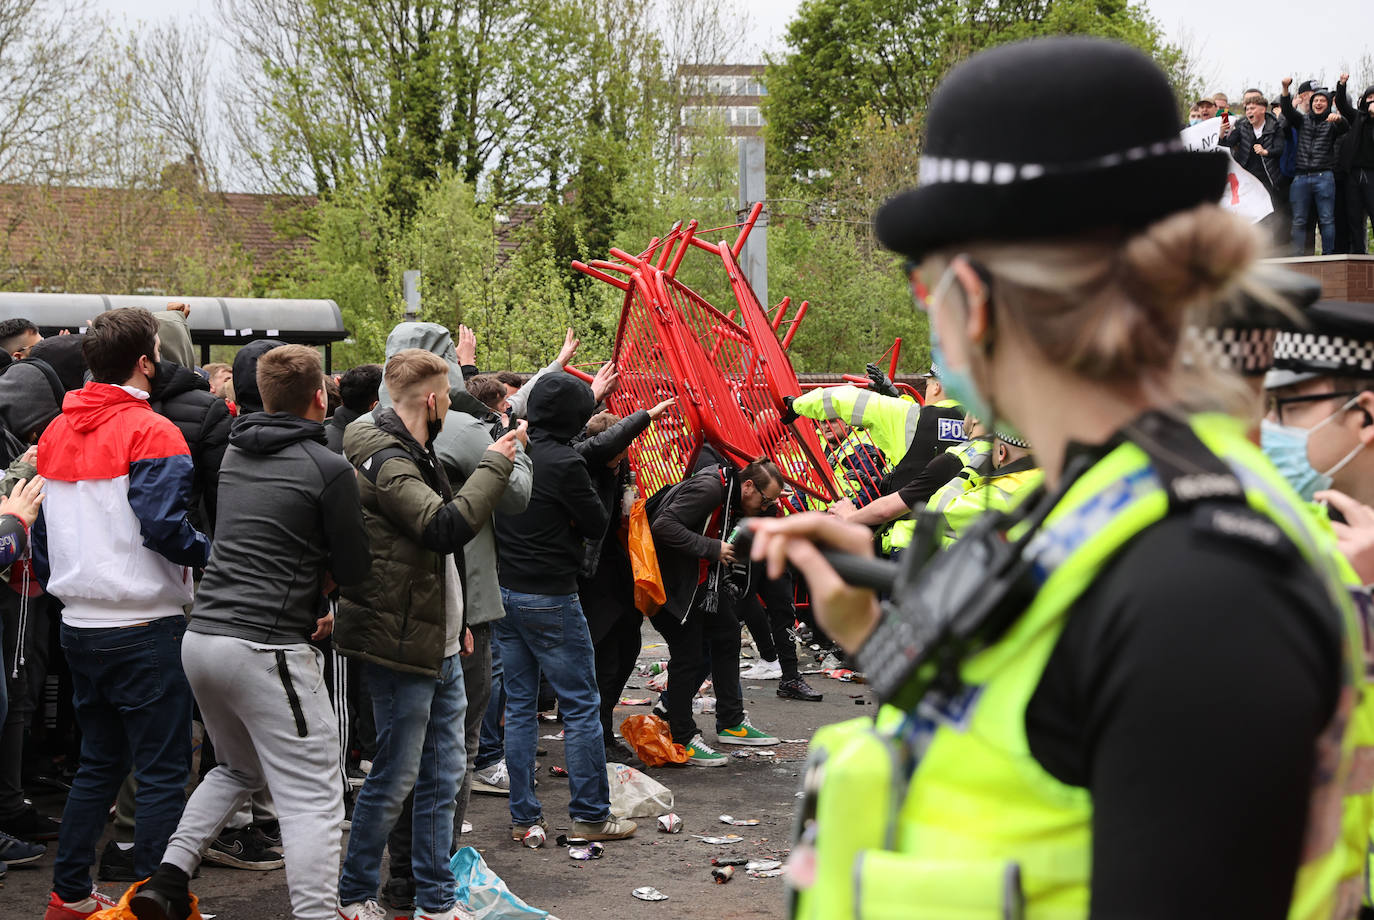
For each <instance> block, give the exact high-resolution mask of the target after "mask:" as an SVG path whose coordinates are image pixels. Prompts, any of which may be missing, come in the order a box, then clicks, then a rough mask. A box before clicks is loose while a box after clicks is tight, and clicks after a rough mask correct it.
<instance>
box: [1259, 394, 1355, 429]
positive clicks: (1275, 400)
mask: <svg viewBox="0 0 1374 920" xmlns="http://www.w3.org/2000/svg"><path fill="white" fill-rule="evenodd" d="M1360 392H1361V391H1360V390H1335V391H1333V392H1330V393H1309V394H1307V395H1306V396H1271V397H1269V411H1270V412H1273V413H1274V417H1275V418H1276V419H1278V423H1279V424H1280V425H1286V424H1288V423H1287V422H1285V421H1284V418H1283V411H1284V409H1287V408H1289V407H1292V406H1303V405H1308V404H1310V403H1319V402H1326V401H1328V400H1332V399H1349V398H1350V397H1352V396H1358V395H1360Z"/></svg>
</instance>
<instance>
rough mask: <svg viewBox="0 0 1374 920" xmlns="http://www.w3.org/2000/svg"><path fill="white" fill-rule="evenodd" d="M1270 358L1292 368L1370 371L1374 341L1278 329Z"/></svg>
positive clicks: (1372, 369) (1367, 372)
mask: <svg viewBox="0 0 1374 920" xmlns="http://www.w3.org/2000/svg"><path fill="white" fill-rule="evenodd" d="M1274 360H1275V361H1276V362H1281V363H1282V366H1284V367H1286V368H1289V369H1292V370H1323V371H1338V372H1345V373H1350V372H1352V371H1358V372H1360V373H1365V374H1374V342H1371V341H1368V340H1362V339H1347V338H1344V337H1342V336H1339V335H1320V334H1317V333H1314V332H1281V333H1279V337H1278V341H1276V342H1275V343H1274Z"/></svg>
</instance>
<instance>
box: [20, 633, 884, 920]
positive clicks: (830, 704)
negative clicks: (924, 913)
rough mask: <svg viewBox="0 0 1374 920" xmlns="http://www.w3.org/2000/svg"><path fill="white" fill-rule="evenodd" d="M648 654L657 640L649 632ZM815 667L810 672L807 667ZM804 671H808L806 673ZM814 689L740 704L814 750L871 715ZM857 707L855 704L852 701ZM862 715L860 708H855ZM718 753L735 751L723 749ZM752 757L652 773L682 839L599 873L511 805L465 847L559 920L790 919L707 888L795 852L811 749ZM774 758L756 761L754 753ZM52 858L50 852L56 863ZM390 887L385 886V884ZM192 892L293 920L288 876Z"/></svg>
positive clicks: (558, 810) (767, 689)
mask: <svg viewBox="0 0 1374 920" xmlns="http://www.w3.org/2000/svg"><path fill="white" fill-rule="evenodd" d="M644 637H645V640H646V642H652V641H653V640H654V639H657V635H656V634H655V633H654V632H653V631H652V630H650V629H646V630H645V631H644ZM665 653H666V649H663V648H662V647H661V646H653V645H651V646H649V647H646V649H645V651H644V652H643V654H642V657H641V661H647V660H650V659H652V658H654V657H658V656H661V655H663V654H665ZM811 666H812V667H815V665H814V664H812V665H811ZM803 667H807V665H806V664H803ZM808 680H810V681H811V682H812V684H813V686H815V687H816V689H818V690H820V691H822V692H823V693H824V694H825V699H824V700H823V701H822V702H819V703H801V702H796V701H791V700H781V699H778V697H777V695H776V693H775V689H776V687H777V682H776V681H745V688H744V689H745V701H746V706H747V707H748V709H749V714H750V718H751V720H752V721H753V722H754V723H755V724H756V725H758V726H760V727H762V728H765V729H767V730H769V731H771V732H772V733H773V734H775V735H777V736H778V737H779V738H782V739H809V738H810V737H811V735H812V734H813V733H814V732H815V730H816V729H817V728H819V727H820V726H822V725H825V724H827V723H830V722H836V721H840V720H842V719H847V718H851V717H853V716H856V715H862V714H864V713H865V712H867V713H869V714H872V712H873V706H872V703H871V696H870V694H869V693H867V692H866V691H867V688H866V687H865V686H864V685H862V684H854V683H846V682H840V681H836V680H831V679H829V678H827V677H825V676H824V675H821V674H815V675H808ZM643 686H644V679H643V678H640V677H638V676H636V677H635V678H633V679H632V680H631V687H630V689H629V690H627V693H626V695H627V696H628V697H646V696H647V697H651V698H652V697H653V696H654V694H653V693H652V692H650V691H646V690H644V689H642V688H643ZM856 698H857V699H856ZM860 703H862V704H864V705H863V706H862V708H860V706H859V705H856V704H860ZM645 712H648V706H637V707H625V708H622V709H621V710H620V714H619V715H618V718H623V717H624V716H628V715H633V714H636V713H645ZM697 724H698V725H699V726H700V727H701V728H703V729H704V730H705V731H706V735H707V739H708V741H709V740H710V738H711V737H712V736H713V729H714V720H713V717H712V716H710V715H704V716H698V717H697ZM561 728H562V726H561V725H560V724H559V723H548V722H543V723H541V724H540V735H541V736H543V735H552V734H556V733H557V732H558V731H559V730H560V729H561ZM540 744H541V746H543V747H545V748H547V749H548V755H547V756H545V757H541V758H539V770H540V775H539V778H540V786H539V793H540V798H541V801H542V802H543V805H544V814H545V817H546V819H547V820H548V821H549V824H550V826H551V828H552V829H553V830H552V833H551V834H550V837H553V836H556V835H557V834H559V833H566V832H567V830H568V827H569V825H570V823H571V821H570V819H569V818H568V815H567V804H568V785H567V782H566V781H565V780H561V779H557V778H555V777H553V776H551V775H550V774H549V767H550V766H553V765H559V766H561V765H563V764H564V763H565V761H564V758H563V744H562V742H560V741H556V740H551V739H545V740H541V741H540ZM720 749H721V750H731V749H732V748H731V747H730V746H728V745H720ZM734 749H735V750H749V751H753V752H754V753H753V754H752V755H751V756H749V757H747V758H738V759H736V758H732V759H731V761H730V763H729V765H728V766H726V767H721V768H713V769H704V768H701V767H661V768H658V769H654V770H650V771H648V772H649V774H650V775H651V776H653V777H654V778H655V779H657V780H658V781H659V782H661V783H663V784H664V785H666V786H667V787H668V788H669V789H671V790H672V792H673V795H674V799H675V805H674V811H675V812H676V813H677V814H678V815H679V816H680V817H681V818H682V822H683V830H682V833H680V834H673V835H669V834H664V833H659V832H657V830H656V829H655V826H654V821H653V819H644V820H641V821H640V822H639V824H640V829H639V833H638V834H637V835H636V836H635V837H634V838H633V839H631V840H626V841H614V842H609V843H607V844H606V849H605V856H604V857H603V858H602V859H600V860H596V861H592V862H578V861H575V860H572V859H570V858H569V857H568V852H567V850H565V849H560V848H558V847H557V846H554V845H553V841H552V840H550V841H549V845H548V846H547V847H546V848H545V849H540V850H530V849H526V848H524V847H522V846H521V845H520V844H519V843H517V842H515V841H513V840H511V839H510V833H509V826H510V815H509V811H508V808H507V799H505V798H504V797H500V796H487V795H475V796H473V802H472V806H471V808H470V810H469V814H468V820H470V821H471V822H472V824H473V826H474V830H473V832H472V833H471V834H467V835H464V837H463V840H462V843H463V844H465V845H468V846H473V847H476V848H477V849H478V851H479V852H481V854H482V856H483V858H484V859H485V860H486V861H487V863H488V865H490V866H491V868H492V869H494V870H495V871H496V872H497V873H498V874H499V875H500V876H501V877H502V878H503V879H504V880H505V882H506V884H507V885H508V886H509V887H510V889H511V890H512V891H514V892H515V893H516V894H517V895H519V896H520V897H521V898H523V899H524V900H525V901H526V902H528V903H529V904H531V905H533V906H535V907H538V908H542V909H544V910H547V911H549V912H550V913H552V914H554V915H555V916H557V917H558V918H560V920H583V918H596V917H611V916H613V917H617V918H619V920H639V918H674V920H678V918H686V920H780V918H783V917H784V916H785V905H784V896H783V884H782V879H780V878H750V877H748V876H747V875H745V873H744V871H743V870H742V869H741V870H738V871H737V872H736V875H735V877H734V878H733V879H732V880H731V881H729V882H728V883H726V884H723V885H722V884H715V883H714V882H713V881H712V879H711V866H710V858H711V857H712V856H727V855H728V856H745V857H750V858H766V857H782V856H784V855H785V854H786V853H787V851H788V846H789V844H790V841H791V832H792V815H793V811H794V807H795V804H796V792H797V790H798V789H799V788H800V781H801V775H800V774H801V772H802V769H803V766H804V761H805V759H806V744H805V743H804V742H799V741H795V740H794V741H793V743H789V744H781V745H779V746H777V747H773V748H743V749H739V748H734ZM761 750H762V751H772V752H774V754H775V756H773V757H771V758H769V757H759V756H757V752H758V751H761ZM38 804H39V806H40V807H41V808H43V809H44V810H45V811H47V812H48V813H50V814H56V813H60V808H61V802H60V800H55V799H51V798H47V799H44V798H40V799H39V801H38ZM720 815H731V816H733V817H736V818H757V819H758V820H759V824H758V826H756V827H727V826H726V825H724V824H722V823H720V821H719V817H720ZM730 833H737V834H739V835H740V836H741V837H742V838H743V839H742V840H741V841H740V842H738V843H735V844H731V845H724V846H717V845H710V844H707V843H704V842H702V841H700V840H697V839H696V838H694V837H692V836H691V835H692V834H701V835H706V836H723V835H725V834H730ZM53 849H55V846H53V847H50V851H51V850H53ZM51 872H52V857H51V855H49V856H47V857H45V858H44V859H43V860H41V861H40V862H38V863H35V864H33V865H32V866H22V867H14V868H11V869H10V872H9V879H8V881H7V883H6V885H5V887H4V888H3V889H0V918H2V920H40V918H41V917H42V916H43V909H44V905H45V903H46V900H47V896H48V891H49V888H50V884H51ZM383 877H384V878H385V875H384V876H383ZM645 885H647V886H652V887H655V888H657V889H658V890H659V891H661V892H662V893H663V894H665V895H667V896H668V900H666V901H660V902H652V903H651V902H645V901H640V900H637V899H635V898H634V897H633V896H632V895H631V891H633V890H634V889H635V888H637V887H640V886H645ZM101 890H102V891H105V892H106V893H107V894H110V895H111V896H113V897H117V896H118V895H119V894H120V893H122V886H117V885H112V884H109V883H105V884H102V886H101ZM192 890H193V891H194V892H195V893H196V894H197V895H198V896H199V897H200V899H201V909H202V910H203V911H204V912H205V913H206V914H214V915H216V916H217V917H219V918H224V920H277V918H281V920H289V918H290V907H289V901H288V900H287V893H286V873H285V871H284V870H280V869H278V870H275V871H272V872H248V871H242V870H234V869H223V868H219V867H215V866H211V865H208V864H207V865H206V866H205V867H204V868H203V869H202V872H201V877H200V878H199V879H197V880H195V882H193V885H192Z"/></svg>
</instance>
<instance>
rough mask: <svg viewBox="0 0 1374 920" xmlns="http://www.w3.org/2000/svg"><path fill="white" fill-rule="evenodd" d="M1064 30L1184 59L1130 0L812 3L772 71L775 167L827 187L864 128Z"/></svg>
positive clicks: (913, 111) (1173, 62)
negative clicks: (992, 50) (990, 60)
mask: <svg viewBox="0 0 1374 920" xmlns="http://www.w3.org/2000/svg"><path fill="white" fill-rule="evenodd" d="M1059 34H1083V35H1101V36H1106V37H1110V38H1114V39H1117V40H1119V41H1123V42H1126V43H1128V44H1132V45H1135V46H1136V47H1138V48H1141V49H1143V50H1144V51H1146V52H1147V53H1149V54H1152V55H1154V56H1155V58H1156V60H1158V61H1159V62H1160V63H1161V65H1162V66H1164V67H1165V68H1166V70H1169V71H1170V72H1174V73H1177V72H1179V71H1180V70H1181V65H1182V63H1183V62H1182V57H1183V56H1182V52H1181V51H1180V50H1179V49H1178V48H1176V47H1174V46H1172V45H1169V44H1168V43H1167V42H1165V41H1164V38H1163V35H1162V33H1161V32H1160V29H1159V27H1158V25H1157V24H1156V23H1155V22H1154V20H1153V19H1151V18H1150V16H1149V14H1148V13H1147V12H1146V11H1145V9H1144V7H1143V6H1142V5H1140V4H1136V3H1129V2H1127V0H1009V2H1007V0H805V2H803V3H802V5H801V8H800V9H799V10H798V11H797V16H796V18H795V19H794V20H793V21H792V22H791V24H789V25H788V28H787V43H788V51H787V52H786V53H785V54H784V55H782V56H780V57H778V58H775V59H770V61H769V66H768V70H767V73H766V76H765V83H766V85H767V87H768V97H767V99H766V100H765V105H764V114H765V117H766V121H767V123H768V127H767V136H768V138H769V144H770V149H769V158H770V170H771V172H773V173H774V174H775V175H777V176H778V177H782V178H785V179H799V180H803V181H807V182H810V183H812V184H814V185H817V186H819V187H822V188H824V187H827V186H828V185H829V182H828V177H829V175H830V174H831V172H832V171H833V169H834V168H835V166H836V165H837V164H843V163H845V162H848V161H851V160H852V154H853V152H854V149H853V148H854V140H855V138H856V136H858V134H857V132H856V128H857V127H858V126H860V125H863V124H864V123H865V122H866V121H871V122H876V124H877V125H879V126H880V127H882V128H889V127H892V126H903V125H909V124H912V123H914V122H917V121H918V120H919V118H920V114H921V113H922V112H923V111H924V109H925V107H926V105H927V104H928V102H929V99H930V95H931V93H932V92H933V91H934V90H935V87H936V85H937V84H938V83H939V81H940V78H941V77H942V76H944V74H945V72H946V71H948V70H949V69H950V68H951V67H952V66H954V65H955V64H956V63H958V62H959V61H961V60H963V59H964V58H966V57H968V56H970V55H971V54H973V53H975V52H977V51H980V50H982V49H984V48H988V47H991V46H993V45H998V44H1003V43H1005V42H1010V41H1017V40H1019V39H1023V38H1030V37H1033V36H1038V35H1059ZM913 154H914V151H913Z"/></svg>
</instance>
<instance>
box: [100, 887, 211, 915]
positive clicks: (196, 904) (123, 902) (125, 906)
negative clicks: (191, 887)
mask: <svg viewBox="0 0 1374 920" xmlns="http://www.w3.org/2000/svg"><path fill="white" fill-rule="evenodd" d="M146 881H148V880H147V879H146V878H145V879H144V880H143V882H146ZM143 882H134V883H133V884H132V885H130V886H129V890H128V891H126V892H124V897H122V898H120V899H119V903H118V904H116V905H115V906H114V907H107V908H105V909H104V910H98V911H96V912H95V913H93V914H91V915H90V917H88V918H87V920H138V918H137V917H135V916H134V912H133V910H132V909H130V907H129V899H130V898H132V897H133V896H134V895H135V894H137V893H138V889H139V888H141V887H143ZM186 920H203V918H202V917H201V915H200V900H199V899H198V898H197V897H196V896H195V895H191V916H189V917H187V918H186Z"/></svg>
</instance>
